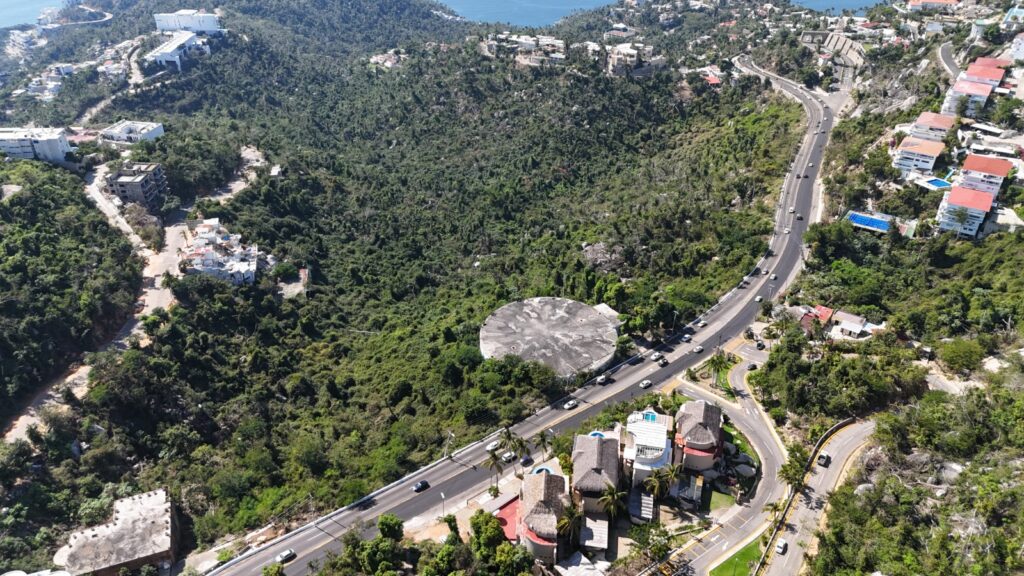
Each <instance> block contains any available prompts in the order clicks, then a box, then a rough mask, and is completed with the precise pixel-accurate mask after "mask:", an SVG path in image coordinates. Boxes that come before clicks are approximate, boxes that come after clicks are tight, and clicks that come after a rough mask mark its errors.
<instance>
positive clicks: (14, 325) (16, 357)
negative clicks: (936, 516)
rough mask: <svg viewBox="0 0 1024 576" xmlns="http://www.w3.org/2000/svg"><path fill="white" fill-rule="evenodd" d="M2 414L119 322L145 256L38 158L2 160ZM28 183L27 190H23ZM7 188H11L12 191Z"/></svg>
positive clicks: (73, 183)
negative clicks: (4, 191) (135, 252)
mask: <svg viewBox="0 0 1024 576" xmlns="http://www.w3.org/2000/svg"><path fill="white" fill-rule="evenodd" d="M0 185H5V186H9V187H11V188H8V190H9V191H11V193H10V196H9V197H7V198H6V199H3V200H0V415H3V416H6V415H9V414H10V411H11V410H13V409H15V408H16V407H17V406H19V405H20V402H19V401H20V400H23V398H24V396H25V395H27V394H32V393H34V392H35V390H36V388H37V387H38V386H39V384H40V383H41V382H43V381H44V380H45V379H47V378H50V377H52V376H54V375H55V373H57V372H59V371H61V370H63V369H64V367H65V366H66V365H67V363H68V362H69V361H70V360H71V359H73V358H75V357H77V356H78V355H80V354H81V353H82V352H83V351H86V350H91V349H94V348H95V346H96V345H97V344H99V343H101V342H104V341H105V340H106V339H107V338H108V337H109V336H110V334H111V333H112V332H114V331H116V330H117V329H119V328H120V327H121V325H122V323H123V322H124V319H125V318H126V317H127V315H128V314H129V313H130V312H131V307H132V303H133V302H134V300H135V291H136V290H137V288H138V286H139V282H140V281H141V271H142V269H141V263H140V261H139V260H138V259H137V258H136V257H135V256H133V254H132V247H131V245H130V244H129V243H128V241H127V240H125V239H124V237H123V236H122V235H121V233H120V232H119V231H117V230H114V229H112V228H110V226H108V225H107V222H106V220H105V219H104V217H103V215H102V214H100V212H99V211H98V210H96V208H95V207H93V206H92V204H90V203H89V201H88V200H87V199H86V197H85V195H84V194H83V193H82V181H81V180H80V179H78V178H76V177H74V176H72V175H70V174H68V173H67V172H64V171H62V170H59V169H56V168H50V167H47V166H46V165H44V164H42V163H37V162H0ZM14 187H20V188H21V189H20V191H16V192H15V190H17V188H14ZM5 196H6V194H5Z"/></svg>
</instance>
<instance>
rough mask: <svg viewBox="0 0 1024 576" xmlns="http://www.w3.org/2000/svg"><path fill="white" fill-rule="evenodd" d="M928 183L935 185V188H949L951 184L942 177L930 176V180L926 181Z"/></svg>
mask: <svg viewBox="0 0 1024 576" xmlns="http://www.w3.org/2000/svg"><path fill="white" fill-rule="evenodd" d="M928 183H929V184H931V185H932V186H935V187H936V188H949V187H951V186H952V184H950V183H949V182H947V181H945V180H943V179H942V178H932V179H931V180H929V181H928Z"/></svg>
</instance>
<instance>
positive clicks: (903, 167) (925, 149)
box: [892, 136, 946, 174]
mask: <svg viewBox="0 0 1024 576" xmlns="http://www.w3.org/2000/svg"><path fill="white" fill-rule="evenodd" d="M945 149H946V145H945V144H943V143H942V142H934V141H931V140H921V139H920V138H914V137H913V136H908V137H907V138H904V139H903V142H900V145H899V147H897V148H896V156H895V157H894V158H893V161H892V165H893V166H894V167H895V168H898V169H899V170H900V171H901V172H903V173H904V174H906V173H907V172H910V171H912V170H918V171H922V172H929V171H931V169H932V168H933V167H934V166H935V161H936V160H938V158H939V156H940V155H942V152H943V151H944V150H945Z"/></svg>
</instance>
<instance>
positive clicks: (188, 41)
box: [146, 32, 210, 70]
mask: <svg viewBox="0 0 1024 576" xmlns="http://www.w3.org/2000/svg"><path fill="white" fill-rule="evenodd" d="M198 52H203V53H206V54H209V53H210V49H209V47H208V46H207V45H206V44H204V43H203V42H201V41H200V40H199V38H198V37H197V36H196V34H195V32H175V33H174V34H173V35H172V36H171V38H170V39H169V40H167V41H166V42H164V43H163V44H161V45H160V46H158V47H157V48H156V49H155V50H153V51H152V52H150V53H149V54H146V61H147V62H156V63H157V64H162V65H164V66H169V65H171V64H174V65H175V66H177V67H178V69H179V70H181V62H182V60H183V59H187V58H188V57H189V56H190V55H192V54H195V53H198Z"/></svg>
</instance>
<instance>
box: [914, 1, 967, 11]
mask: <svg viewBox="0 0 1024 576" xmlns="http://www.w3.org/2000/svg"><path fill="white" fill-rule="evenodd" d="M957 4H959V1H958V0H910V1H909V2H907V8H908V9H909V10H910V11H911V12H925V11H930V12H952V11H953V10H955V9H956V7H957Z"/></svg>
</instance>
